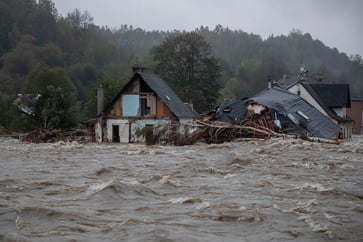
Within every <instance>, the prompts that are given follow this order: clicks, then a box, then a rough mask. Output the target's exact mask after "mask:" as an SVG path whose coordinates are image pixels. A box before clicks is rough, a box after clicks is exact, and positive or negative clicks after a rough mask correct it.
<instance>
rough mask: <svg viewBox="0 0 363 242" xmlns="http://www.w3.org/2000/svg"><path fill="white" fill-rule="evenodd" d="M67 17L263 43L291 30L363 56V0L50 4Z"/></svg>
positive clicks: (84, 0) (68, 0) (71, 0)
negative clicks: (236, 34) (249, 37)
mask: <svg viewBox="0 0 363 242" xmlns="http://www.w3.org/2000/svg"><path fill="white" fill-rule="evenodd" d="M53 2H54V3H55V6H56V8H57V9H58V12H59V13H60V14H61V15H63V16H66V14H67V13H68V12H71V11H73V10H74V9H76V8H77V9H78V10H80V11H81V12H84V11H88V12H89V13H90V15H91V16H92V17H93V18H94V23H95V24H97V25H100V26H106V25H107V26H108V27H112V28H118V27H119V26H120V25H122V24H127V25H132V26H133V27H134V28H136V27H140V28H142V29H145V30H174V29H177V30H187V31H191V30H194V29H195V28H198V27H200V26H201V25H203V26H208V27H209V29H212V30H213V29H214V27H215V26H216V25H217V24H221V25H222V26H224V27H229V28H230V29H233V30H242V31H245V32H248V33H254V34H258V35H260V36H261V37H262V38H267V37H268V36H270V35H271V34H274V35H281V34H282V35H288V34H289V32H290V31H291V30H292V29H299V30H301V31H302V32H303V33H310V34H311V35H312V37H313V39H319V40H321V41H322V42H324V44H326V45H327V46H329V47H332V48H333V47H336V48H337V49H338V50H339V51H340V52H344V53H346V54H347V55H348V56H349V55H351V54H360V55H361V56H363V0H299V1H298V0H53Z"/></svg>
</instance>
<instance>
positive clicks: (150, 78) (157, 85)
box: [104, 72, 196, 119]
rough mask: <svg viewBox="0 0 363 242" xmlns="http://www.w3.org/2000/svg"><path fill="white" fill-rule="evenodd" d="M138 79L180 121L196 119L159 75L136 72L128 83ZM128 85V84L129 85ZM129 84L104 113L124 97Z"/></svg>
mask: <svg viewBox="0 0 363 242" xmlns="http://www.w3.org/2000/svg"><path fill="white" fill-rule="evenodd" d="M136 77H140V78H141V79H142V80H143V81H144V82H145V83H146V84H147V85H148V86H149V87H150V88H151V89H152V90H153V91H154V92H155V93H156V94H157V96H158V97H159V98H160V99H161V101H162V102H163V103H165V105H166V106H167V107H168V108H169V109H170V111H171V112H172V113H173V114H174V115H175V116H176V117H178V118H179V119H181V118H195V116H196V115H195V113H194V112H193V111H192V110H191V108H189V107H188V106H187V105H186V104H185V103H184V102H183V101H182V100H181V99H180V98H179V97H178V95H177V94H176V93H175V92H174V91H173V90H172V89H171V88H170V87H169V85H168V84H167V83H166V82H165V81H164V80H163V79H161V78H160V77H159V76H158V75H155V74H151V73H145V72H135V73H134V75H133V77H132V78H131V79H130V81H129V82H128V83H130V82H131V81H132V80H134V79H135V78H136ZM128 83H127V84H128ZM127 84H126V85H125V86H124V88H123V89H122V90H121V91H120V92H119V93H118V94H117V95H116V96H115V98H114V99H113V100H112V101H111V103H110V104H109V105H108V106H106V108H105V109H104V112H106V111H107V110H108V109H109V108H110V107H111V105H112V104H113V103H114V102H115V101H116V100H117V99H118V98H119V97H120V96H121V95H122V93H123V92H124V90H125V88H126V87H127Z"/></svg>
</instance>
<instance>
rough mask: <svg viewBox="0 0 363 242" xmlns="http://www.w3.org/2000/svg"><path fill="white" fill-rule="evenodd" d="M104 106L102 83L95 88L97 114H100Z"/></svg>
mask: <svg viewBox="0 0 363 242" xmlns="http://www.w3.org/2000/svg"><path fill="white" fill-rule="evenodd" d="M103 108H104V89H103V87H102V85H100V86H99V87H98V88H97V116H98V115H100V114H101V112H102V111H103Z"/></svg>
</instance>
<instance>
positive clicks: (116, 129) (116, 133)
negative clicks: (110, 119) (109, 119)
mask: <svg viewBox="0 0 363 242" xmlns="http://www.w3.org/2000/svg"><path fill="white" fill-rule="evenodd" d="M112 142H120V126H118V125H112Z"/></svg>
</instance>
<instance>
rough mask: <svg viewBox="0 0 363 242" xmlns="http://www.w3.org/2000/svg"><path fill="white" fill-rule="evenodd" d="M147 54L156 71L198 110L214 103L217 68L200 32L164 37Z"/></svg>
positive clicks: (210, 106)
mask: <svg viewBox="0 0 363 242" xmlns="http://www.w3.org/2000/svg"><path fill="white" fill-rule="evenodd" d="M151 55H153V57H154V59H155V61H156V63H157V64H156V72H157V73H158V74H160V75H161V76H162V77H163V78H164V79H165V80H166V81H167V82H168V83H169V84H170V85H171V86H172V88H173V89H174V90H175V91H176V93H177V94H178V95H179V96H180V97H181V98H182V99H183V100H184V101H187V102H191V103H193V105H194V107H195V109H196V110H197V111H199V112H201V111H205V110H209V109H210V108H212V107H213V106H214V105H215V101H216V99H217V97H218V91H219V88H220V86H219V84H218V79H219V78H220V76H221V68H220V65H219V64H218V61H217V60H216V59H215V58H214V57H212V55H211V50H210V46H209V45H208V43H207V42H206V41H205V40H204V38H203V37H202V36H201V35H199V34H197V33H195V32H191V33H183V34H179V35H175V36H171V37H167V38H166V39H165V41H164V42H163V43H162V44H161V45H159V46H156V47H155V48H153V50H152V51H151Z"/></svg>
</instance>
